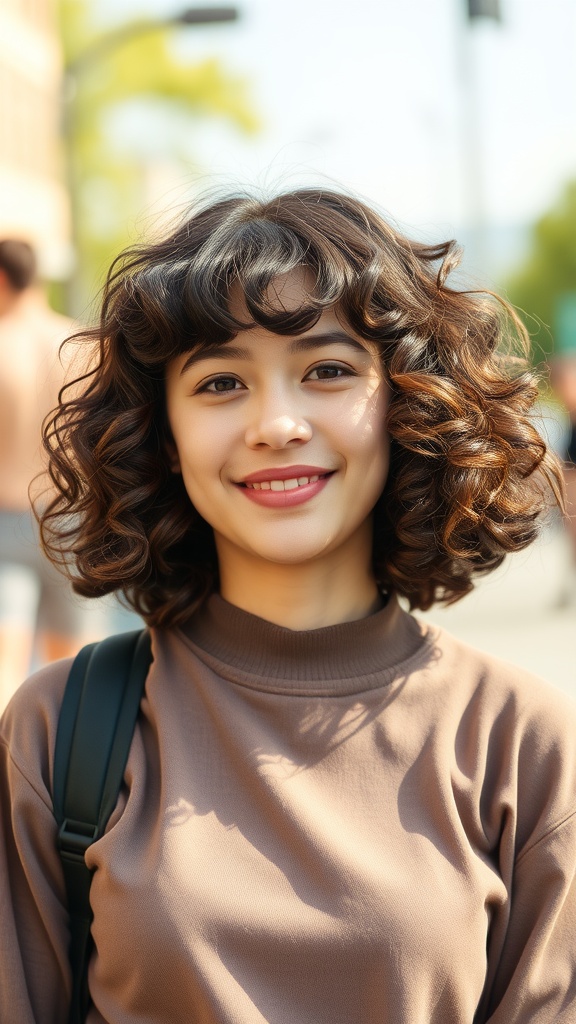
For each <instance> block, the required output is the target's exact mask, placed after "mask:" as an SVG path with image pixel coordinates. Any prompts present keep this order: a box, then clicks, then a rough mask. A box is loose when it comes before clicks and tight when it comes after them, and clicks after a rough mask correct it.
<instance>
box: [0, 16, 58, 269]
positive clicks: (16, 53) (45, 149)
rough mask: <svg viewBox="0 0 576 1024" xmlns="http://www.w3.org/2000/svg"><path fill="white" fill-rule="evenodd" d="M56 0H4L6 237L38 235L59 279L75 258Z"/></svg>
mask: <svg viewBox="0 0 576 1024" xmlns="http://www.w3.org/2000/svg"><path fill="white" fill-rule="evenodd" d="M54 3H55V0H0V237H7V236H12V237H20V238H25V239H27V240H28V241H30V242H32V244H34V246H35V247H36V249H37V251H38V255H39V259H40V266H41V269H42V270H43V272H44V275H45V276H46V277H49V278H53V279H54V278H60V277H64V276H66V273H67V271H68V269H69V262H70V213H69V203H68V195H67V191H66V188H65V185H64V173H63V165H62V154H61V146H60V117H61V109H62V98H61V97H62V53H61V48H60V44H59V39H58V34H57V30H56V16H55V8H54Z"/></svg>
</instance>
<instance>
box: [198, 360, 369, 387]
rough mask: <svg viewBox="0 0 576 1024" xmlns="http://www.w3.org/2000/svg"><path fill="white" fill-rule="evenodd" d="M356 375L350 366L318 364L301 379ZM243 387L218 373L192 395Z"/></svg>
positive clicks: (236, 380)
mask: <svg viewBox="0 0 576 1024" xmlns="http://www.w3.org/2000/svg"><path fill="white" fill-rule="evenodd" d="M356 376H357V373H356V371H355V370H353V369H352V367H350V366H345V365H343V364H342V363H320V364H319V365H317V366H313V367H312V369H311V370H309V371H308V372H307V373H306V375H305V376H304V377H303V378H302V379H303V381H307V380H312V381H328V382H329V381H334V380H345V379H346V378H348V377H356ZM243 388H245V385H244V384H243V382H242V381H241V380H240V378H239V377H235V376H233V375H232V374H226V373H220V374H217V375H216V376H214V377H210V378H209V379H208V380H205V381H203V382H202V383H201V384H199V385H198V387H197V388H196V389H195V391H194V394H197V395H198V394H211V395H225V394H233V393H234V392H235V391H241V390H242V389H243Z"/></svg>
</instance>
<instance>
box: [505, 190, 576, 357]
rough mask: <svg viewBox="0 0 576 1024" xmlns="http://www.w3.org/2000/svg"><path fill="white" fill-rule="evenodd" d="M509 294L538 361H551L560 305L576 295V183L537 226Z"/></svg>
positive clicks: (512, 281) (513, 277)
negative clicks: (565, 297)
mask: <svg viewBox="0 0 576 1024" xmlns="http://www.w3.org/2000/svg"><path fill="white" fill-rule="evenodd" d="M507 291H508V295H509V297H510V300H511V302H513V303H514V305H515V306H518V307H519V308H520V310H521V315H522V317H523V319H524V322H525V324H526V327H527V328H528V331H529V332H530V335H531V337H532V354H533V359H534V361H535V362H540V361H541V360H542V359H546V358H548V356H549V355H550V354H551V353H552V352H553V351H554V331H555V329H556V321H557V309H558V303H559V301H560V300H561V299H562V297H563V296H565V295H566V294H567V293H571V292H576V181H572V182H569V183H568V185H567V186H566V188H565V190H564V192H563V194H562V196H561V197H560V199H559V201H558V202H557V203H556V204H555V206H553V207H552V209H551V210H549V211H548V213H546V214H544V216H543V217H541V218H540V220H539V221H537V223H536V224H535V225H534V228H533V230H532V242H531V248H530V250H529V252H528V256H527V257H526V260H525V262H524V264H523V265H522V266H521V267H520V268H519V269H518V270H517V271H516V273H515V274H514V275H513V276H512V277H511V279H510V281H509V282H508V289H507Z"/></svg>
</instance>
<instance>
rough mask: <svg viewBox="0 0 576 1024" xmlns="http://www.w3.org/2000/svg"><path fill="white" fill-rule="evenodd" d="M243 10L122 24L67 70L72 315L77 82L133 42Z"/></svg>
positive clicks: (205, 10)
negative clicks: (111, 54)
mask: <svg viewBox="0 0 576 1024" xmlns="http://www.w3.org/2000/svg"><path fill="white" fill-rule="evenodd" d="M238 17H239V11H238V8H236V7H222V6H219V7H187V8H185V9H184V10H182V11H180V12H177V13H175V14H173V15H168V16H167V17H165V18H145V19H139V20H137V21H133V22H129V23H128V24H126V25H121V26H120V27H119V28H117V29H114V30H113V31H111V32H108V33H107V34H106V35H104V36H102V37H101V38H99V39H97V40H96V41H95V42H94V43H92V44H91V45H89V46H87V47H86V48H85V49H84V50H83V51H82V52H81V53H80V54H79V55H78V56H77V57H75V58H74V59H73V60H71V61H69V62H68V63H67V64H66V66H65V69H64V78H63V118H62V132H63V137H64V142H65V147H66V154H65V160H66V177H67V183H68V192H69V200H70V215H71V236H72V261H71V262H72V270H71V273H70V275H69V278H68V281H67V285H66V299H67V302H66V304H67V307H68V310H67V311H68V312H69V313H71V314H72V315H75V316H77V315H79V314H80V313H81V312H82V311H81V310H80V309H79V308H78V304H77V300H78V294H77V293H78V287H77V285H78V268H77V251H78V244H77V243H78V220H79V210H78V201H77V196H78V187H79V180H80V175H79V172H78V166H77V160H76V159H75V154H74V152H73V149H74V144H73V140H74V135H75V131H76V125H75V111H74V102H75V98H76V91H77V82H78V80H79V78H81V77H82V75H83V74H84V73H85V72H86V71H89V70H90V69H91V68H92V67H93V66H94V65H97V64H98V62H99V61H100V60H101V59H102V58H104V57H106V56H107V55H108V54H109V53H112V52H114V51H115V50H117V49H118V48H120V47H122V46H124V44H125V43H128V42H131V41H132V40H133V39H135V38H137V37H139V36H143V35H147V34H148V33H150V32H158V31H163V30H165V29H167V28H171V27H173V26H179V25H182V26H184V27H185V26H198V25H213V24H224V23H226V22H233V21H236V20H237V19H238Z"/></svg>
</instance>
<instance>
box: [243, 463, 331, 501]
mask: <svg viewBox="0 0 576 1024" xmlns="http://www.w3.org/2000/svg"><path fill="white" fill-rule="evenodd" d="M332 476H334V473H333V472H329V473H323V474H320V473H313V474H311V475H310V476H297V477H296V476H295V477H288V478H287V479H286V480H253V481H245V482H244V483H241V484H237V487H238V489H239V491H240V492H241V493H242V494H244V495H245V497H246V498H248V499H249V500H250V501H253V502H255V503H256V504H257V505H261V506H263V508H270V509H274V508H277V509H286V508H291V507H292V506H293V505H302V504H303V503H304V502H305V501H310V499H311V498H314V497H316V495H317V494H320V492H321V491H322V490H324V487H325V486H326V484H327V483H328V481H329V480H330V478H331V477H332Z"/></svg>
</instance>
